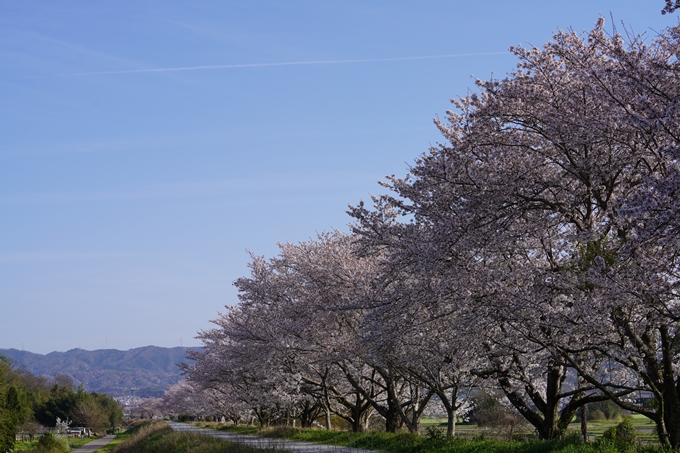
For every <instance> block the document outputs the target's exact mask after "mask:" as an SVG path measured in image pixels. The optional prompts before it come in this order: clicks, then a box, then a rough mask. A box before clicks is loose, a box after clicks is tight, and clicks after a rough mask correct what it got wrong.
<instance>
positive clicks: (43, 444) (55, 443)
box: [38, 433, 71, 453]
mask: <svg viewBox="0 0 680 453" xmlns="http://www.w3.org/2000/svg"><path fill="white" fill-rule="evenodd" d="M70 450H71V446H70V445H69V444H68V439H66V437H65V436H59V435H54V434H52V433H45V434H44V435H43V436H42V437H41V438H40V440H39V441H38V451H40V452H41V453H43V452H44V453H67V452H68V451H70Z"/></svg>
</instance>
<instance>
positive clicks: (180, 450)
mask: <svg viewBox="0 0 680 453" xmlns="http://www.w3.org/2000/svg"><path fill="white" fill-rule="evenodd" d="M264 451H266V452H270V453H277V452H276V450H256V449H254V448H250V447H247V446H245V445H238V444H233V443H230V442H225V441H223V440H219V439H215V438H214V437H210V436H207V435H204V434H197V433H186V432H176V431H173V430H172V428H170V427H169V426H168V425H166V424H165V423H163V422H161V421H155V422H149V423H145V424H142V425H140V426H139V427H137V428H136V431H135V432H134V433H133V434H132V436H131V437H130V438H128V439H127V440H126V441H124V442H123V443H121V444H119V445H117V446H116V447H115V448H114V449H113V450H111V453H257V452H264Z"/></svg>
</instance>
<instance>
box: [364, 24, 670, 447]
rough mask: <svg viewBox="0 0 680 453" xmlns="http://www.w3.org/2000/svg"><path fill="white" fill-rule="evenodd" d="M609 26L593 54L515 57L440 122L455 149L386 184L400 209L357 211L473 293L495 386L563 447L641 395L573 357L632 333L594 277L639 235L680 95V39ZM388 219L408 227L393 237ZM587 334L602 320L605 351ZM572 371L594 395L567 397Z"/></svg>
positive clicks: (592, 45) (558, 41) (457, 295)
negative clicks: (633, 203)
mask: <svg viewBox="0 0 680 453" xmlns="http://www.w3.org/2000/svg"><path fill="white" fill-rule="evenodd" d="M603 23H604V21H603V20H600V21H598V24H597V26H596V28H595V29H594V30H593V31H592V32H591V33H590V34H589V35H588V36H587V39H583V38H582V37H581V36H579V35H578V34H576V33H573V32H559V33H557V34H556V35H555V37H554V40H553V41H552V42H550V43H548V44H546V45H545V46H544V47H543V48H542V49H538V48H533V49H524V48H514V49H512V50H513V52H514V53H515V54H516V55H517V57H518V58H519V61H520V62H519V64H518V69H517V71H515V72H513V73H512V74H510V75H509V76H508V77H507V78H505V79H502V80H491V81H488V82H483V81H480V82H478V87H479V89H480V91H481V92H480V93H479V94H473V95H471V96H468V97H466V98H462V99H457V100H454V101H453V103H454V105H455V107H456V108H457V111H455V112H454V111H452V112H449V117H448V122H447V123H444V122H440V121H437V125H438V126H439V128H440V130H441V131H442V134H443V135H444V137H445V138H446V139H447V141H448V144H447V145H440V146H439V147H436V148H433V149H431V150H430V152H429V153H428V154H425V155H423V156H421V157H420V158H419V159H418V160H417V161H416V166H415V167H413V168H412V170H411V174H410V176H409V177H407V178H404V179H399V178H396V177H392V178H390V180H389V182H388V183H387V184H386V186H387V187H388V188H390V189H391V190H393V191H394V192H395V193H396V196H385V197H383V198H381V199H379V200H376V208H375V210H374V211H373V212H369V211H368V210H366V209H365V208H364V207H362V206H359V207H357V208H353V209H351V213H352V214H353V215H354V216H355V217H356V218H357V219H358V227H357V228H356V229H355V231H356V232H357V233H358V234H360V235H362V236H364V237H365V238H367V239H365V241H364V242H365V243H368V244H369V245H370V244H371V242H372V243H373V246H374V247H381V246H382V247H388V248H393V249H394V248H396V249H398V250H401V251H400V252H399V253H397V255H396V256H397V260H398V262H401V263H403V264H404V265H406V266H410V269H411V270H415V269H417V268H418V267H420V268H425V269H429V271H430V274H431V278H433V279H436V278H439V279H441V280H444V281H446V280H454V281H463V282H465V285H466V286H467V288H466V290H465V291H459V290H458V289H456V288H454V291H453V292H452V293H451V294H450V299H452V300H453V299H458V300H459V303H460V304H465V303H467V304H471V305H470V306H471V307H472V311H471V312H472V313H476V314H477V322H478V323H479V324H478V325H480V326H486V327H485V328H484V330H483V331H484V332H486V333H487V338H486V340H485V344H486V347H487V351H488V352H487V359H488V361H489V366H490V368H489V369H488V370H486V371H485V372H484V374H485V375H486V376H489V377H494V378H496V379H497V380H498V382H499V384H500V385H501V387H502V389H503V390H504V392H505V393H506V396H507V397H508V398H509V400H510V401H511V402H512V403H513V405H515V407H516V408H517V409H518V410H519V411H520V412H521V413H522V414H523V415H524V416H525V418H527V420H528V421H530V422H531V423H532V424H534V426H536V428H537V430H538V431H539V433H540V434H541V436H542V437H556V436H559V435H561V433H562V432H563V431H564V428H565V427H566V423H568V421H569V420H570V419H571V417H573V414H574V411H575V410H576V409H577V408H578V407H580V406H582V405H584V404H586V403H587V402H589V401H593V400H595V399H600V398H604V397H607V398H614V399H615V400H616V401H617V402H618V403H620V404H623V403H624V401H625V400H626V399H629V396H630V395H631V393H632V392H633V391H634V390H635V388H636V387H634V386H630V385H623V384H619V383H615V382H611V381H609V380H607V381H604V382H602V381H601V380H599V379H598V378H596V377H595V376H598V377H602V373H601V369H600V365H601V363H602V361H603V360H604V359H605V358H606V357H610V356H611V354H610V352H611V350H609V349H598V348H596V347H595V346H592V347H591V346H588V348H587V352H586V350H584V349H583V348H579V349H578V350H574V348H570V347H569V346H570V345H574V344H579V345H586V344H589V343H584V342H583V340H584V339H587V338H606V340H605V341H611V339H612V338H613V335H615V334H616V333H617V332H619V333H620V332H621V329H619V330H618V331H617V330H616V329H614V330H612V328H613V327H614V326H616V325H617V323H619V322H618V321H616V316H612V313H613V312H612V309H613V308H614V307H612V305H611V303H610V304H607V303H604V301H605V300H606V299H609V300H610V301H612V302H613V301H614V298H613V297H612V295H613V293H612V292H611V291H610V290H606V289H605V287H604V286H602V287H599V286H598V287H597V288H594V286H597V284H596V283H595V282H594V281H593V279H592V278H591V274H592V273H593V269H594V267H595V265H596V264H598V263H601V262H604V263H607V262H608V261H613V262H616V263H619V262H622V261H619V257H618V256H617V251H618V250H621V249H622V248H623V247H624V246H625V244H626V243H627V240H628V232H629V231H628V230H626V227H625V224H624V222H622V221H621V220H622V217H621V210H620V208H621V206H623V205H624V204H625V201H626V200H629V199H631V198H632V197H634V195H635V194H636V193H639V191H640V190H641V187H644V186H645V184H646V181H647V180H648V179H650V178H654V177H656V176H657V175H660V174H661V173H662V172H661V169H663V168H666V166H667V165H668V156H667V155H666V154H667V153H664V152H663V150H664V149H665V148H668V147H670V148H672V147H673V146H672V143H674V140H676V137H674V135H673V134H674V131H677V127H675V126H673V122H672V120H670V119H669V114H670V115H671V116H673V115H674V113H672V112H674V110H673V108H674V106H675V104H674V102H675V101H674V99H677V97H676V96H675V94H674V91H673V90H672V86H673V85H674V84H675V86H677V83H675V82H672V81H671V82H668V81H665V80H667V78H668V77H669V76H671V77H672V76H674V73H673V71H674V68H672V67H669V65H670V66H673V65H674V64H675V63H674V58H673V57H672V55H673V52H674V40H675V38H674V36H675V34H676V31H674V30H673V29H672V30H670V31H669V32H668V33H666V34H664V35H663V36H662V37H660V38H659V39H658V40H657V41H656V44H655V45H653V46H652V47H651V48H650V47H648V46H646V45H645V43H644V42H643V40H641V39H638V38H632V40H630V41H629V42H628V43H626V42H625V41H624V40H623V38H622V37H620V36H618V35H614V36H611V37H609V36H607V35H606V33H605V32H604V29H603ZM667 49H671V50H670V52H669V51H668V50H667ZM671 73H672V74H671ZM667 87H668V90H666V88H667ZM660 89H663V91H662V92H661V93H659V92H658V91H659V90H660ZM655 90H656V92H655ZM665 95H670V96H669V97H666V98H664V97H665ZM654 97H657V98H659V99H660V101H659V102H656V101H653V99H654ZM664 106H665V107H666V110H664ZM668 108H671V110H668ZM390 212H397V213H398V214H401V215H403V216H405V217H406V218H407V219H408V221H407V222H406V224H405V225H402V226H399V227H398V228H396V229H395V227H394V225H393V223H394V222H393V221H392V220H391V219H390V218H389V213H390ZM386 220H387V221H386ZM406 230H410V232H408V233H405V232H404V231H406ZM413 244H417V245H416V246H414V245H413ZM413 251H417V254H416V253H413ZM594 289H596V290H594ZM466 292H467V293H468V295H467V296H465V293H466ZM647 307H648V308H649V305H647ZM598 309H601V310H600V311H599V312H598V311H597V310H598ZM579 310H581V311H579ZM644 310H645V309H644V308H643V311H644ZM623 311H625V310H623ZM590 318H595V319H598V320H599V319H605V325H606V326H607V327H608V328H609V329H608V331H606V334H604V336H603V334H602V332H603V331H602V330H601V329H599V327H601V326H598V325H596V324H590V325H589V324H588V319H590ZM576 319H578V320H583V325H584V326H583V327H579V328H578V329H577V328H575V327H574V324H573V323H574V320H576ZM589 329H590V330H589ZM627 336H628V337H630V338H632V337H634V335H632V334H627ZM651 341H652V343H655V344H660V342H661V340H658V339H654V340H651ZM642 355H644V354H643V352H642V350H641V349H640V348H638V357H639V356H642ZM585 356H588V358H585ZM628 369H629V371H633V374H635V369H634V368H632V367H628ZM532 370H533V371H532ZM570 370H571V371H570ZM574 371H578V373H579V375H580V376H579V377H580V378H582V379H579V380H578V381H577V382H580V383H582V384H583V385H580V386H578V387H576V388H571V389H565V388H564V384H565V382H567V379H566V378H567V376H568V373H570V372H571V373H574ZM625 374H626V373H623V374H621V375H625ZM539 376H543V377H544V379H545V381H544V383H543V384H542V385H539V383H538V382H537V381H536V378H537V377H539ZM596 389H597V391H595V390H596ZM629 407H632V406H630V405H629ZM636 408H637V409H639V410H642V408H641V407H640V406H636ZM645 413H647V414H649V411H645ZM650 415H654V416H655V418H656V419H657V420H659V419H660V418H663V416H662V415H661V414H660V412H656V413H655V414H650ZM657 424H658V422H657ZM662 431H663V429H661V430H660V432H662ZM671 443H673V442H671Z"/></svg>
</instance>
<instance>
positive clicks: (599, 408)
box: [588, 400, 621, 420]
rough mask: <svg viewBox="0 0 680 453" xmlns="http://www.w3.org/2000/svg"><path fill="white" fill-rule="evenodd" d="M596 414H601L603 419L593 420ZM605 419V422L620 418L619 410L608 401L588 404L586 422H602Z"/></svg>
mask: <svg viewBox="0 0 680 453" xmlns="http://www.w3.org/2000/svg"><path fill="white" fill-rule="evenodd" d="M596 413H601V414H602V416H603V417H602V418H595V414H596ZM598 415H599V414H598ZM605 418H606V419H607V420H616V419H619V418H621V408H620V407H619V406H617V405H616V404H614V403H613V402H612V401H610V400H607V401H598V402H597V403H590V404H588V420H604V419H605Z"/></svg>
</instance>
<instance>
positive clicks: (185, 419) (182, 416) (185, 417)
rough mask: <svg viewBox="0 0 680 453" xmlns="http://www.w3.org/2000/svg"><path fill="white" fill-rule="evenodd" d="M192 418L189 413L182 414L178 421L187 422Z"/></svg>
mask: <svg viewBox="0 0 680 453" xmlns="http://www.w3.org/2000/svg"><path fill="white" fill-rule="evenodd" d="M190 419H191V417H190V416H189V415H187V414H181V415H180V416H178V417H177V421H178V422H182V423H187V422H188V421H189V420H190Z"/></svg>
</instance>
